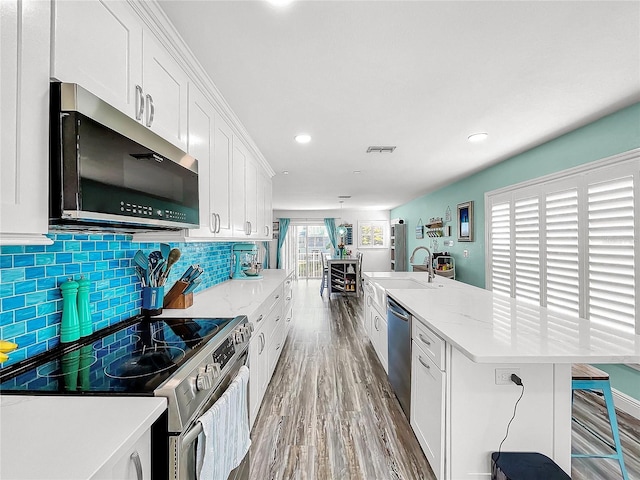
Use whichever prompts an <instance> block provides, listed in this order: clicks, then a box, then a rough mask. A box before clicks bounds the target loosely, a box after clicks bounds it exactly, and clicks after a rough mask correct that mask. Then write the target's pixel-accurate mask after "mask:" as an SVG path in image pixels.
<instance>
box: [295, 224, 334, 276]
mask: <svg viewBox="0 0 640 480" xmlns="http://www.w3.org/2000/svg"><path fill="white" fill-rule="evenodd" d="M293 232H294V233H295V237H294V238H295V239H296V261H295V265H296V275H297V277H298V278H300V279H306V278H321V277H322V259H321V258H320V255H321V254H322V253H327V252H329V251H330V250H329V248H330V246H331V245H330V241H329V235H328V233H327V229H326V227H325V226H324V225H311V224H306V225H296V226H294V230H293Z"/></svg>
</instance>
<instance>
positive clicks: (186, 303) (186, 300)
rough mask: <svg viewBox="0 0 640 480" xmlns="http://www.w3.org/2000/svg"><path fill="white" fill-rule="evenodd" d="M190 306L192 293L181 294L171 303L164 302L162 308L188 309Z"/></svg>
mask: <svg viewBox="0 0 640 480" xmlns="http://www.w3.org/2000/svg"><path fill="white" fill-rule="evenodd" d="M191 305H193V293H183V294H181V295H178V296H177V297H176V298H175V299H173V300H172V301H171V302H165V304H164V308H189V307H190V306H191Z"/></svg>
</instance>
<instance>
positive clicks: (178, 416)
mask: <svg viewBox="0 0 640 480" xmlns="http://www.w3.org/2000/svg"><path fill="white" fill-rule="evenodd" d="M251 331H252V325H251V324H250V323H248V321H247V317H245V316H239V317H235V318H176V319H168V318H167V319H153V320H152V319H147V318H143V317H136V318H133V319H130V320H128V321H125V322H122V323H121V324H119V325H116V326H112V327H109V328H107V329H104V330H101V331H98V332H96V333H94V334H93V335H91V336H90V337H86V339H81V340H80V341H78V342H74V343H72V344H67V345H60V346H58V347H56V348H55V349H53V350H52V351H50V352H46V353H45V354H41V355H38V356H36V357H33V358H31V359H27V360H25V361H23V362H20V363H18V364H15V365H11V366H9V367H7V368H4V369H2V370H0V393H2V394H11V393H16V394H21V395H25V394H30V393H31V394H46V395H54V394H62V395H143V396H146V395H149V396H151V395H154V396H161V397H165V398H166V399H167V402H168V409H167V415H166V416H164V417H161V421H160V422H159V423H158V424H157V425H154V428H153V429H152V455H153V459H152V462H153V466H152V468H153V472H152V476H153V478H154V479H164V478H169V479H176V480H177V479H180V480H182V479H192V478H194V479H195V468H196V467H195V454H196V452H195V451H196V439H197V438H198V433H199V432H200V424H199V423H198V419H199V418H200V416H201V415H202V414H203V413H205V412H206V411H207V410H208V409H209V408H210V407H211V406H212V405H213V404H214V403H215V401H216V400H217V399H218V398H219V397H220V396H221V395H222V393H224V391H225V390H226V388H227V386H228V385H229V383H230V382H231V381H232V380H233V378H234V377H235V375H236V374H237V372H238V370H239V369H240V367H241V366H242V365H245V364H246V363H247V359H248V346H249V339H250V337H251ZM246 476H248V458H246V459H245V461H243V463H242V464H241V465H240V467H238V468H237V469H236V470H235V471H234V472H233V474H232V478H246Z"/></svg>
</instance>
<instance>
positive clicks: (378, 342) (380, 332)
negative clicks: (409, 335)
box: [370, 306, 389, 373]
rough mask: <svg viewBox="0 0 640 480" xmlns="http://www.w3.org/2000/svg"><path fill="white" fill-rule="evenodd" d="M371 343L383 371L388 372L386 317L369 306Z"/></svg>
mask: <svg viewBox="0 0 640 480" xmlns="http://www.w3.org/2000/svg"><path fill="white" fill-rule="evenodd" d="M370 324H371V343H373V348H374V349H375V351H376V353H377V354H378V358H379V359H380V363H381V364H382V367H383V368H384V371H385V372H387V373H389V332H388V331H387V317H386V315H383V314H382V313H380V312H379V311H378V309H376V308H375V306H374V307H373V308H371V320H370Z"/></svg>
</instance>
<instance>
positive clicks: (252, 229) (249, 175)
mask: <svg viewBox="0 0 640 480" xmlns="http://www.w3.org/2000/svg"><path fill="white" fill-rule="evenodd" d="M244 179H245V187H244V188H245V192H244V194H245V220H246V222H247V232H249V236H251V237H259V236H260V234H261V233H262V230H259V228H258V227H259V225H258V164H257V163H256V162H255V160H254V159H253V157H252V156H251V155H248V156H247V159H246V163H245V172H244ZM261 202H262V199H260V203H261Z"/></svg>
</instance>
